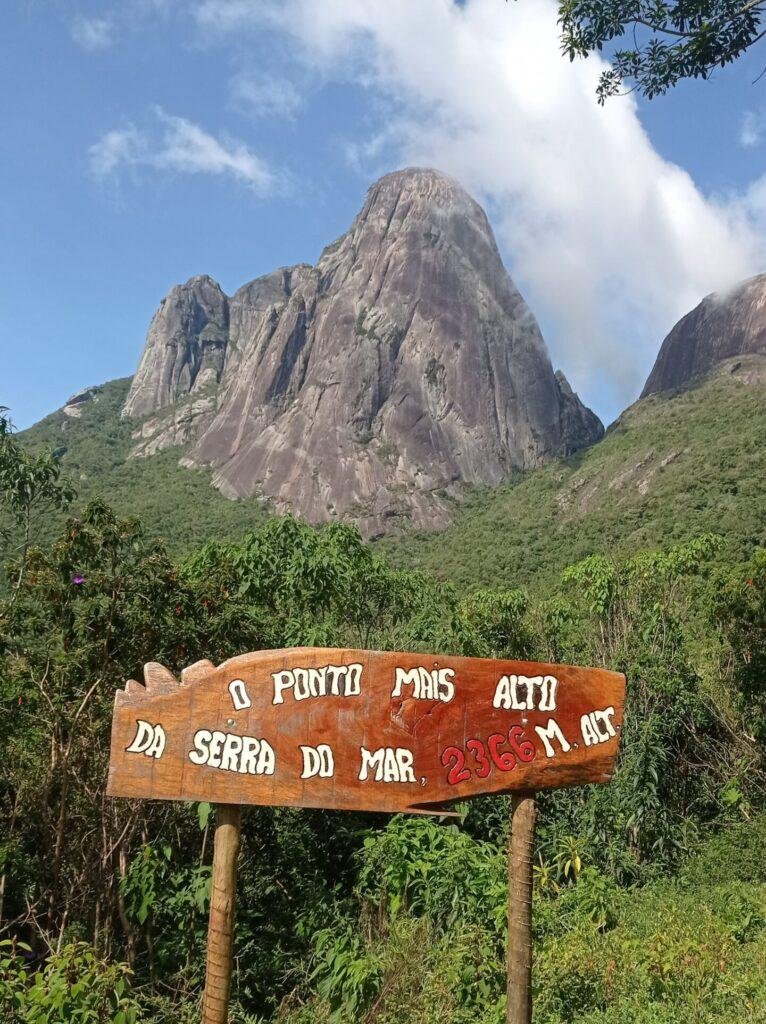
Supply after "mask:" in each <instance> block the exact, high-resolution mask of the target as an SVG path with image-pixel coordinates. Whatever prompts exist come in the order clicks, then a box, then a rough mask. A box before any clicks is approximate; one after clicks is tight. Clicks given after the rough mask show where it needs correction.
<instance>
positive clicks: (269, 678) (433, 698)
mask: <svg viewBox="0 0 766 1024" xmlns="http://www.w3.org/2000/svg"><path fill="white" fill-rule="evenodd" d="M624 697H625V678H624V676H622V675H618V674H617V673H614V672H607V671H604V670H601V669H588V668H577V667H572V666H565V665H550V664H542V663H534V662H513V661H494V660H490V659H484V658H450V657H442V656H439V655H426V654H394V653H387V652H382V651H361V650H346V649H344V650H336V649H329V648H290V649H287V650H272V651H259V652H256V653H253V654H245V655H242V656H241V657H237V658H232V659H230V660H229V661H225V662H224V663H223V664H222V665H219V666H218V667H215V666H214V665H212V664H211V663H210V662H207V661H206V662H198V663H197V664H195V665H192V666H191V667H190V668H188V669H185V670H184V672H183V673H182V675H181V681H180V683H179V682H178V681H176V679H175V678H174V677H173V676H172V674H171V673H170V672H168V670H167V669H165V668H163V667H162V666H161V665H158V664H156V663H150V664H149V665H147V666H146V668H145V686H142V685H140V684H139V683H136V682H134V681H130V682H128V684H127V685H126V687H125V689H124V690H122V691H119V692H118V693H117V695H116V699H115V709H114V719H113V726H112V749H111V760H110V767H109V785H108V793H109V795H111V796H123V797H140V798H153V799H163V800H206V801H210V802H211V803H218V804H267V805H279V806H286V805H292V806H298V807H324V808H336V809H344V810H372V811H409V812H412V813H426V814H427V813H437V812H438V810H439V808H440V807H442V806H443V805H444V804H445V803H448V802H449V801H452V800H458V799H463V798H466V797H472V796H477V795H479V794H485V793H503V792H508V791H512V790H525V791H529V790H537V789H548V788H553V787H561V786H570V785H578V784H582V783H591V782H608V781H609V779H610V777H611V774H612V770H613V768H614V762H615V758H616V755H617V747H618V742H619V735H620V729H621V726H622V710H623V702H624Z"/></svg>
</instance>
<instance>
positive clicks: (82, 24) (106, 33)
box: [72, 16, 114, 50]
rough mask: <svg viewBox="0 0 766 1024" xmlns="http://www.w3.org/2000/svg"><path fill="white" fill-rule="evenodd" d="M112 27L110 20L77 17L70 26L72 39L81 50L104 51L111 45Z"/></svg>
mask: <svg viewBox="0 0 766 1024" xmlns="http://www.w3.org/2000/svg"><path fill="white" fill-rule="evenodd" d="M113 36H114V25H113V23H112V21H111V19H110V18H86V17H82V16H81V17H79V18H77V19H75V21H74V23H73V24H72V38H73V39H74V41H75V42H76V43H77V45H78V46H81V47H82V48H83V50H105V49H106V48H107V47H108V46H111V45H112V42H113Z"/></svg>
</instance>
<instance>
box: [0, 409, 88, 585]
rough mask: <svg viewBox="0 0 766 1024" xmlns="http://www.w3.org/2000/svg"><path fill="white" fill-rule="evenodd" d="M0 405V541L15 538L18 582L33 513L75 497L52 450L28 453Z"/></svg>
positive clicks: (39, 514)
mask: <svg viewBox="0 0 766 1024" xmlns="http://www.w3.org/2000/svg"><path fill="white" fill-rule="evenodd" d="M7 411H8V410H7V409H6V408H5V407H4V406H0V512H1V513H2V520H0V542H1V543H2V544H3V545H5V544H7V543H8V542H9V541H10V542H11V543H13V541H16V550H17V551H18V553H19V554H20V555H21V557H20V559H19V576H18V578H17V579H16V589H18V588H19V586H20V585H21V581H22V578H23V572H24V568H25V557H26V553H27V551H28V550H29V546H30V544H31V541H32V526H33V520H34V517H35V515H37V517H38V518H42V517H44V516H45V515H46V514H47V513H49V512H50V511H51V510H52V509H63V508H66V507H67V505H69V504H70V502H71V501H72V500H73V499H74V497H75V492H74V489H73V488H72V486H71V484H70V483H69V482H68V481H66V480H62V479H61V464H60V462H59V459H58V456H57V454H56V452H50V451H44V452H40V453H38V454H36V455H32V454H30V453H29V452H27V451H25V450H24V448H23V447H22V446H21V445H20V444H19V443H18V441H17V440H16V439H15V438H14V437H13V424H12V423H11V421H10V419H9V418H8V416H6V415H5V414H6V413H7Z"/></svg>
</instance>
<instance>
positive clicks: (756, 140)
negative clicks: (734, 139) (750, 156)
mask: <svg viewBox="0 0 766 1024" xmlns="http://www.w3.org/2000/svg"><path fill="white" fill-rule="evenodd" d="M763 121H764V119H763V115H761V114H756V113H755V112H754V111H752V110H747V111H745V113H744V114H743V116H742V123H741V124H740V128H739V144H740V146H742V147H743V148H744V149H754V148H755V147H756V146H760V144H761V141H762V139H763V128H764V124H763Z"/></svg>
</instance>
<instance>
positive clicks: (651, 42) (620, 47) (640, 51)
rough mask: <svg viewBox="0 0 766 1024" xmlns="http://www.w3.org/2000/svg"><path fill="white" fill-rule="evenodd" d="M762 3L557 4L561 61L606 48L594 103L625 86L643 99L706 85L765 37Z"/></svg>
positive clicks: (598, 0) (600, 0)
mask: <svg viewBox="0 0 766 1024" xmlns="http://www.w3.org/2000/svg"><path fill="white" fill-rule="evenodd" d="M763 14H764V3H763V2H762V0H675V2H672V0H671V2H663V0H561V2H560V3H559V24H560V26H561V41H562V49H563V51H564V53H565V54H566V55H567V56H568V57H569V58H570V60H574V59H575V58H577V57H587V56H588V55H589V54H591V53H595V52H601V51H603V50H604V48H605V47H608V50H609V53H608V57H607V59H608V60H609V61H610V64H611V67H610V68H609V69H608V70H606V71H604V72H603V73H602V75H601V78H600V80H599V84H598V90H597V95H598V99H599V102H600V103H603V102H604V100H605V99H607V97H609V96H614V95H615V94H616V93H618V92H620V91H621V90H622V89H623V88H624V87H625V85H626V84H627V85H629V86H630V87H631V89H636V90H638V92H640V93H642V94H643V95H644V96H646V97H647V98H649V99H651V98H652V97H654V96H658V95H661V94H662V93H665V92H667V91H668V89H670V88H672V86H674V85H676V84H677V83H678V82H680V81H682V80H683V79H688V78H703V79H706V78H709V77H710V76H711V74H712V73H713V71H714V70H715V69H716V68H718V67H724V66H725V65H726V64H730V63H732V62H733V61H735V60H736V59H737V58H738V57H740V56H741V55H742V54H743V53H744V52H745V51H746V50H747V49H749V47H751V46H753V45H754V44H755V43H757V42H758V41H759V40H760V39H761V38H762V37H763V35H764V33H766V29H764V28H763V27H762V20H763Z"/></svg>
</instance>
